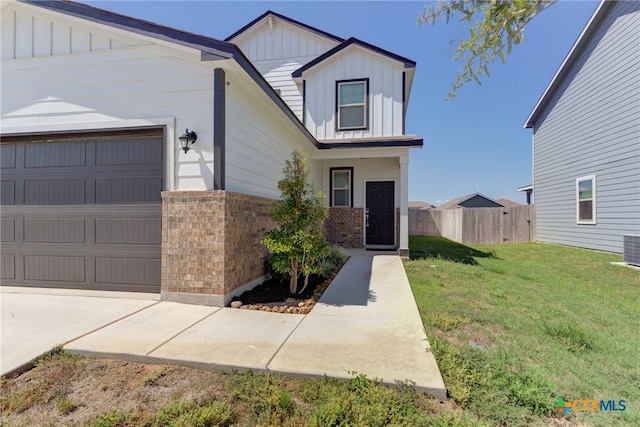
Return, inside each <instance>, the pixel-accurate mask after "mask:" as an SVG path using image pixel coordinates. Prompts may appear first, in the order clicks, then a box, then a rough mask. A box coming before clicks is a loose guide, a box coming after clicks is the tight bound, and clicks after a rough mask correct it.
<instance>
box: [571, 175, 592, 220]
mask: <svg viewBox="0 0 640 427" xmlns="http://www.w3.org/2000/svg"><path fill="white" fill-rule="evenodd" d="M582 181H591V214H592V218H591V219H589V220H586V219H580V183H581V182H582ZM596 211H597V208H596V176H595V175H587V176H583V177H580V178H577V179H576V224H591V225H593V224H596Z"/></svg>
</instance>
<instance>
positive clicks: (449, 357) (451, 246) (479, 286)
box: [405, 237, 640, 426]
mask: <svg viewBox="0 0 640 427" xmlns="http://www.w3.org/2000/svg"><path fill="white" fill-rule="evenodd" d="M410 248H411V255H412V258H414V259H413V260H411V261H408V262H407V263H406V264H405V268H406V270H407V274H408V276H409V281H410V282H411V286H412V289H413V293H414V295H415V297H416V301H417V303H418V307H419V309H420V313H421V316H422V320H423V322H424V325H425V328H426V330H427V335H428V336H429V341H430V342H431V345H432V349H433V352H434V354H435V356H436V360H437V361H438V364H439V366H440V369H441V371H442V373H443V376H444V378H445V384H446V385H447V388H448V391H449V393H450V395H451V398H452V399H454V400H455V401H456V402H457V403H459V404H460V405H461V406H462V407H464V408H465V409H466V410H467V411H469V412H471V413H473V414H474V415H476V416H478V417H480V419H483V420H486V421H487V422H489V423H490V424H502V425H509V426H511V425H526V424H534V425H535V424H541V425H543V424H548V419H546V417H558V416H559V414H558V413H557V411H556V410H555V409H554V408H555V406H556V402H557V400H558V398H560V397H562V398H564V399H565V400H566V401H573V400H578V399H588V400H601V399H604V400H610V399H611V400H615V401H616V402H617V401H618V400H625V401H626V408H627V409H626V410H625V411H623V412H622V411H616V412H610V411H602V412H580V413H578V412H576V411H573V412H571V413H570V415H569V419H570V420H573V421H575V422H577V423H586V424H588V425H591V424H593V425H603V426H614V425H616V426H618V425H630V426H631V425H634V426H635V425H640V387H639V386H638V384H640V339H639V335H640V333H639V332H638V331H640V272H638V271H636V270H632V269H629V268H623V267H619V266H613V265H611V264H610V262H612V261H621V256H619V255H615V254H607V253H601V252H596V251H589V250H582V249H576V248H569V247H562V246H556V245H545V244H518V245H491V246H489V245H487V246H474V247H473V248H472V247H468V246H465V245H461V244H457V243H454V242H450V241H448V240H446V239H441V238H430V237H411V238H410Z"/></svg>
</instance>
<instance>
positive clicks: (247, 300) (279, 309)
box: [230, 261, 346, 314]
mask: <svg viewBox="0 0 640 427" xmlns="http://www.w3.org/2000/svg"><path fill="white" fill-rule="evenodd" d="M344 264H346V261H345V262H344V263H343V264H342V265H340V266H339V267H338V268H336V270H335V271H334V272H333V273H332V274H331V275H330V276H329V277H327V278H326V279H325V278H322V277H318V276H314V275H312V276H310V277H309V284H308V286H307V288H306V289H305V290H304V292H302V293H300V294H295V295H292V294H291V293H290V292H289V282H281V281H279V280H277V279H270V280H267V281H266V282H263V283H262V284H260V285H258V286H256V287H255V288H253V289H251V290H248V291H246V292H244V293H242V294H241V295H240V296H237V297H234V298H233V299H232V300H231V303H230V305H231V306H232V307H234V308H240V309H243V310H259V311H270V312H273V313H292V314H307V313H309V312H310V311H311V309H312V308H313V306H314V305H316V303H317V302H318V300H319V299H320V297H321V296H322V294H323V293H324V291H325V290H326V289H327V288H328V287H329V285H330V284H331V281H333V279H334V278H335V277H336V275H337V274H338V273H339V272H340V269H341V268H342V267H343V266H344ZM234 302H235V304H234ZM239 303H240V304H241V305H240V304H239ZM238 305H239V306H238Z"/></svg>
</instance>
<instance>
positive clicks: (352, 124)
mask: <svg viewBox="0 0 640 427" xmlns="http://www.w3.org/2000/svg"><path fill="white" fill-rule="evenodd" d="M336 92H337V94H336V103H337V106H336V113H337V116H338V117H337V130H359V129H367V113H368V108H367V98H368V95H369V79H364V80H346V81H339V82H337V88H336Z"/></svg>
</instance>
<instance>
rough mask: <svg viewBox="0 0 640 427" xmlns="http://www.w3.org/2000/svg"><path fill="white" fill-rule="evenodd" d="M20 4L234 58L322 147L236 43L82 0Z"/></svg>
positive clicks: (206, 56)
mask: <svg viewBox="0 0 640 427" xmlns="http://www.w3.org/2000/svg"><path fill="white" fill-rule="evenodd" d="M18 1H19V2H21V3H24V4H28V5H32V6H37V7H41V8H44V9H48V10H52V11H54V12H58V13H63V14H65V15H70V16H74V17H77V18H81V19H86V20H89V21H93V22H96V23H98V24H102V25H107V26H111V27H115V28H118V29H122V30H125V31H130V32H133V33H136V34H140V35H143V36H147V37H152V38H155V39H160V40H163V41H166V42H170V43H174V44H177V45H180V46H186V47H190V48H193V49H196V50H200V52H201V57H200V60H201V61H217V60H224V59H233V60H235V61H236V62H237V63H238V65H240V67H241V68H242V69H243V70H244V71H245V72H246V73H247V74H248V75H249V76H250V77H251V79H252V80H253V81H254V82H255V83H256V84H257V85H258V86H259V87H260V89H262V90H263V91H264V92H265V94H266V95H267V96H268V97H269V98H270V99H271V100H272V101H273V102H274V103H275V104H276V105H277V106H278V107H279V108H280V110H282V112H283V113H284V114H285V115H286V116H287V117H288V118H289V119H290V120H291V121H292V122H293V124H294V125H295V126H296V127H297V128H298V129H299V130H300V131H301V132H302V134H303V135H304V136H305V138H306V139H307V140H308V141H309V142H311V143H312V144H313V145H314V146H315V147H318V146H319V143H318V140H317V139H315V138H314V137H313V135H311V133H310V132H309V130H308V129H307V128H306V127H305V126H304V125H303V124H302V122H301V121H300V120H299V119H298V117H297V116H296V115H295V113H294V112H293V111H292V110H291V108H289V106H288V105H287V104H286V103H285V102H284V101H283V100H282V98H281V97H280V96H279V95H278V94H277V93H276V91H275V90H274V89H273V87H271V85H270V84H269V83H268V82H267V81H266V80H265V78H264V77H263V76H262V74H260V72H259V71H258V70H257V69H256V68H255V67H254V65H253V64H252V63H251V61H249V59H247V57H246V56H245V55H244V54H243V53H242V51H241V50H240V48H238V47H237V46H236V45H235V44H233V43H230V42H227V41H222V40H217V39H214V38H211V37H206V36H202V35H199V34H194V33H189V32H187V31H182V30H178V29H175V28H171V27H166V26H163V25H159V24H156V23H154V22H150V21H145V20H142V19H138V18H133V17H130V16H126V15H121V14H118V13H115V12H111V11H108V10H104V9H99V8H96V7H93V6H88V5H85V4H82V3H75V2H69V1H62V0H18Z"/></svg>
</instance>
